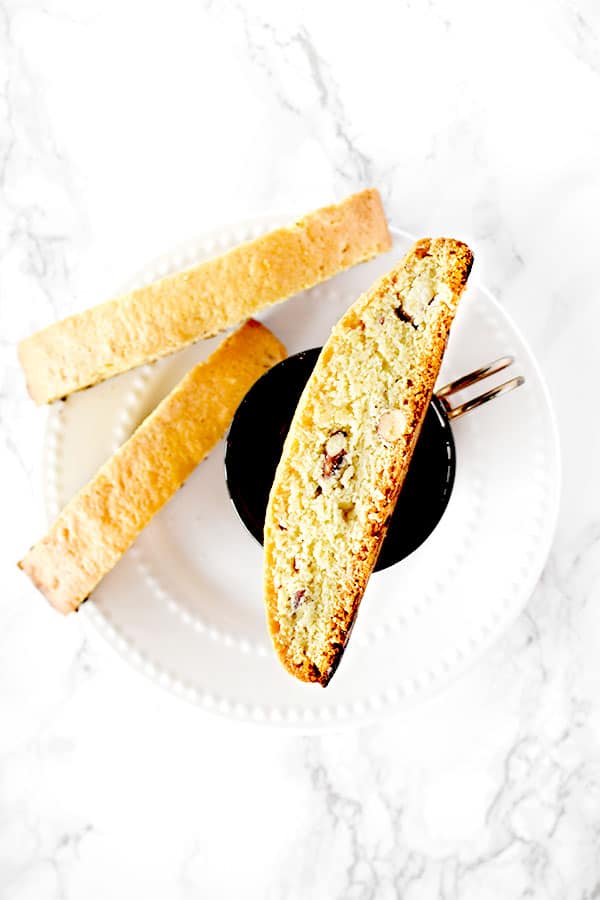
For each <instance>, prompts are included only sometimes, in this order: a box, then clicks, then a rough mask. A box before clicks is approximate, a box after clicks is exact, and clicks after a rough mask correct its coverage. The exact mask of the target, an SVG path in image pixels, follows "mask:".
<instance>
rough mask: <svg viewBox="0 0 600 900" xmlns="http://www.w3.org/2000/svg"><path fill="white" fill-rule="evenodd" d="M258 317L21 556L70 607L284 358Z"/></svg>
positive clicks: (56, 600) (185, 383) (46, 589)
mask: <svg viewBox="0 0 600 900" xmlns="http://www.w3.org/2000/svg"><path fill="white" fill-rule="evenodd" d="M285 355H286V353H285V348H284V347H283V346H282V344H280V343H279V341H278V340H277V338H276V337H274V335H273V334H271V332H270V331H269V330H268V329H266V328H265V327H264V326H263V325H260V324H259V323H258V322H254V321H252V320H251V321H249V322H247V323H246V324H245V325H243V326H242V327H241V328H240V329H239V330H238V331H236V332H235V333H234V334H232V335H231V336H230V337H228V338H227V339H226V340H225V341H223V343H222V344H221V345H220V346H219V347H218V348H217V349H216V350H215V352H214V353H213V354H212V356H210V357H209V358H208V359H207V360H206V362H203V363H200V364H199V365H197V366H195V368H193V369H192V370H191V372H189V373H188V374H187V375H186V376H185V378H183V380H182V381H181V382H180V383H179V384H178V385H177V386H176V387H175V388H174V389H173V390H172V391H171V393H170V394H168V396H167V397H165V399H164V400H163V401H162V402H161V403H160V404H159V405H158V406H157V407H156V409H155V410H154V411H153V412H152V413H151V414H150V415H149V416H148V418H146V419H145V420H144V421H143V422H142V424H141V425H140V426H139V428H137V429H136V431H135V432H134V433H133V435H132V436H131V437H130V438H129V440H128V441H126V443H125V444H123V446H122V447H120V448H119V449H118V450H117V451H116V453H115V454H114V455H113V456H112V457H111V458H110V459H109V460H108V462H106V463H105V464H104V465H103V466H102V468H101V469H100V470H99V471H98V473H97V474H96V475H95V476H94V478H92V480H91V481H90V482H89V483H88V484H87V485H86V486H85V487H84V488H82V490H81V491H79V493H78V494H76V496H75V497H74V498H73V499H72V500H71V501H70V503H69V504H68V505H67V506H66V507H65V508H64V509H63V511H62V512H61V514H60V515H59V516H58V518H57V519H56V521H55V522H54V524H53V525H52V526H51V528H50V530H49V532H48V534H47V535H46V537H44V538H43V539H42V540H41V541H40V542H39V543H38V544H36V545H35V546H34V547H32V549H31V550H30V551H29V553H28V554H27V556H26V557H25V559H23V560H22V562H20V563H19V566H20V567H21V569H23V571H24V572H26V573H27V575H29V577H30V578H31V580H32V581H33V583H34V584H35V585H36V587H38V588H39V589H40V591H42V593H43V594H45V595H46V597H47V598H48V600H49V601H50V603H51V604H52V605H53V606H54V607H56V609H58V610H59V611H60V612H62V613H68V612H71V611H73V610H76V609H77V608H78V606H79V605H80V604H81V603H82V602H83V600H85V599H86V598H87V597H88V596H89V594H90V592H91V591H92V590H93V589H94V588H95V587H96V585H97V584H98V582H99V581H100V579H101V578H102V577H103V576H104V575H106V573H107V572H109V571H110V569H112V567H113V566H114V565H115V563H116V562H117V561H118V559H119V558H120V557H121V556H122V555H123V553H124V552H125V551H126V550H127V548H128V547H129V546H130V545H131V544H132V543H133V541H134V540H135V538H136V537H137V536H138V534H139V533H140V531H142V529H143V528H144V527H145V526H146V525H147V524H148V522H149V521H150V519H151V518H152V516H154V514H155V513H157V512H158V510H159V509H160V508H161V507H162V506H163V505H164V504H165V503H166V502H167V500H169V499H170V497H172V496H173V494H174V493H175V491H176V490H177V488H179V487H181V485H182V484H183V482H184V481H185V479H186V478H187V477H188V475H189V474H190V473H191V472H192V471H193V469H194V468H195V467H196V466H197V465H198V463H199V462H201V460H203V459H204V457H205V456H206V455H207V454H208V453H209V451H210V450H211V449H212V448H213V447H214V445H215V444H216V443H217V441H218V440H219V439H220V438H221V437H222V436H223V434H224V433H225V431H226V429H227V427H228V425H229V423H230V421H231V419H232V417H233V414H234V412H235V410H236V409H237V407H238V405H239V404H240V402H241V400H242V399H243V397H244V396H245V394H246V393H247V391H248V390H249V389H250V388H251V386H252V385H253V384H254V382H255V381H257V379H258V378H260V376H261V375H262V374H263V373H264V372H266V370H267V369H269V368H270V367H271V366H273V365H275V363H277V362H279V361H280V360H282V359H283V358H284V357H285Z"/></svg>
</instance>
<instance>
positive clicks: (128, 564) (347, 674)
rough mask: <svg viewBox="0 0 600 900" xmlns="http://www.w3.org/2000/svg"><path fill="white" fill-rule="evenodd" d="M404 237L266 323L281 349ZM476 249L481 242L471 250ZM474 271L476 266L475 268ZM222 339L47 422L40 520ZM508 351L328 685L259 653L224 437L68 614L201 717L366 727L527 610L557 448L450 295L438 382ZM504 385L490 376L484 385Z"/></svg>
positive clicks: (500, 331)
mask: <svg viewBox="0 0 600 900" xmlns="http://www.w3.org/2000/svg"><path fill="white" fill-rule="evenodd" d="M284 221H288V220H287V219H282V218H280V217H277V218H275V217H269V218H264V219H260V220H255V221H252V222H250V223H245V224H242V225H238V226H234V227H228V228H222V229H220V230H219V231H217V232H215V233H214V234H211V235H208V236H206V237H204V238H201V239H200V240H196V241H193V242H192V243H190V244H188V245H187V246H185V247H183V248H182V249H180V250H179V251H177V252H174V253H171V254H169V255H168V256H165V257H164V258H162V259H160V260H158V261H157V262H155V263H153V264H151V265H149V266H147V267H146V268H145V269H144V270H143V272H141V273H140V275H139V276H138V277H137V278H135V279H134V280H133V281H132V282H131V284H129V285H126V286H125V287H126V288H130V287H135V286H138V285H140V284H143V283H144V282H150V281H153V280H154V279H156V278H157V277H160V276H162V275H165V274H166V273H167V272H171V271H175V270H178V269H181V268H184V267H187V266H189V265H191V264H193V263H194V262H197V261H199V260H201V259H204V258H206V257H208V256H211V255H213V254H215V253H218V252H221V251H223V250H225V249H227V248H228V247H230V246H232V245H233V244H235V243H238V242H240V241H242V240H247V239H249V238H252V237H255V236H256V235H258V234H259V233H261V232H263V231H265V230H267V228H270V227H273V226H274V225H277V224H281V223H282V222H284ZM411 243H412V238H411V237H410V236H409V235H407V234H405V233H403V232H400V231H394V247H393V249H392V250H391V251H390V252H389V253H388V254H386V255H385V256H380V257H378V258H377V259H376V260H374V261H372V262H370V263H368V264H366V265H362V266H358V267H356V268H354V269H352V270H351V271H349V272H346V273H344V274H343V275H340V276H337V277H336V278H335V279H333V280H332V281H330V282H328V283H326V284H325V285H322V286H320V287H317V288H314V289H313V290H311V291H308V292H306V293H305V294H304V295H301V296H300V297H297V298H295V299H293V300H291V301H289V302H288V303H285V304H282V305H280V306H278V307H275V308H274V309H271V310H270V311H268V312H267V313H265V314H264V316H262V317H261V318H262V319H263V320H264V321H265V323H266V324H268V326H269V327H270V328H271V329H272V330H273V331H274V332H275V333H276V334H277V336H278V337H279V338H281V340H282V341H283V342H284V343H285V344H286V346H287V348H288V352H289V353H295V352H297V351H299V350H303V349H305V348H307V347H314V346H318V345H320V344H322V343H323V342H324V340H325V339H326V338H327V336H328V334H329V331H330V328H331V327H332V325H333V324H334V323H335V322H336V321H337V319H338V318H339V317H340V315H341V314H342V313H343V312H344V311H345V310H346V308H347V307H348V306H349V304H350V303H352V301H354V300H355V299H356V297H357V296H358V294H359V293H360V292H361V291H363V290H365V289H366V288H367V287H368V286H369V285H370V284H371V282H372V281H373V280H374V279H375V278H376V277H377V276H378V275H380V274H381V273H383V272H385V271H387V270H388V269H389V268H390V267H391V266H392V264H394V263H395V262H396V261H397V260H398V259H399V258H400V257H401V256H402V255H403V254H404V253H405V251H406V250H407V249H408V247H409V246H410V244H411ZM475 250H476V248H475ZM475 277H476V270H475ZM218 342H219V339H213V340H210V341H205V342H201V343H200V344H198V345H196V346H194V347H191V348H189V349H187V350H184V351H182V352H181V353H179V354H176V355H175V356H173V357H169V358H168V359H165V360H162V361H161V362H159V363H156V364H154V365H152V366H146V367H144V368H142V369H138V370H136V371H134V372H130V373H127V374H125V375H122V376H119V377H117V378H114V379H112V380H111V381H108V382H106V383H104V384H101V385H98V386H97V387H94V388H92V389H91V390H88V391H84V392H82V393H80V394H75V395H73V396H72V397H70V398H69V399H68V400H67V401H66V402H64V403H57V404H54V406H53V407H52V408H51V410H50V417H49V424H48V434H47V444H46V480H47V487H48V490H47V500H48V503H47V506H48V514H49V516H50V518H54V516H56V514H57V513H58V511H59V509H60V508H61V507H62V506H64V504H65V503H66V502H67V501H68V500H69V498H70V497H71V496H72V495H73V493H74V492H75V491H76V490H77V489H78V488H79V487H80V486H81V485H82V484H84V483H85V482H86V481H87V480H88V479H89V477H90V476H91V475H92V474H93V473H94V472H95V470H96V469H97V468H98V466H99V465H100V464H101V463H102V462H103V461H104V460H105V459H106V458H107V457H108V456H109V454H110V453H111V452H112V451H113V450H114V449H115V448H116V447H117V446H118V445H119V444H121V443H122V442H123V441H124V440H125V439H126V438H127V437H128V436H129V435H130V434H131V433H132V431H133V430H134V429H135V427H136V426H137V425H138V424H139V422H141V420H142V419H143V418H144V416H145V415H147V413H148V412H149V411H150V410H151V409H153V407H154V406H155V405H156V403H157V402H158V401H159V400H160V399H161V398H162V397H163V396H164V395H165V394H166V393H167V392H168V391H169V390H170V388H171V387H172V386H173V385H174V384H175V383H176V382H177V381H178V380H179V379H180V378H181V377H182V375H183V374H184V373H185V372H186V371H187V370H188V369H189V368H190V367H191V366H192V365H193V364H194V363H195V362H197V361H198V360H200V359H203V358H204V357H206V356H207V355H208V354H209V353H210V352H211V351H212V350H213V349H214V347H215V346H216V345H217V344H218ZM505 354H509V355H510V354H512V355H513V356H514V357H515V358H516V360H517V363H516V365H515V366H514V367H513V370H514V371H513V370H509V372H510V375H512V374H523V375H524V376H525V378H526V384H525V386H524V387H521V388H519V389H518V390H516V391H515V392H513V393H511V394H508V395H506V396H504V397H502V398H500V399H498V400H496V401H494V402H493V403H491V404H488V405H486V406H485V407H483V408H481V409H480V410H478V411H476V412H474V413H472V414H470V415H468V416H466V417H465V418H462V419H460V420H457V421H456V423H455V424H454V426H453V430H454V436H455V441H456V447H457V461H458V462H457V473H456V482H455V486H454V491H453V494H452V497H451V500H450V504H449V506H448V509H447V511H446V513H445V515H444V518H443V519H442V521H441V523H440V525H439V526H438V528H437V529H436V531H435V532H434V533H433V535H432V536H431V537H430V538H429V540H428V541H427V542H426V543H425V544H424V545H423V546H422V547H421V548H420V549H419V550H417V551H416V552H415V553H414V554H413V555H412V556H411V557H409V558H408V559H407V560H405V561H404V562H403V563H400V564H398V565H396V566H393V567H391V568H390V569H387V570H385V571H383V572H380V573H377V574H375V575H374V576H373V578H372V579H371V581H370V583H369V587H368V590H367V592H366V594H365V597H364V600H363V602H362V605H361V609H360V614H359V616H358V620H357V623H356V627H355V629H354V632H353V636H352V640H351V641H350V644H349V646H348V649H347V651H346V653H345V654H344V659H343V661H342V664H341V665H340V668H339V670H338V672H337V674H336V675H335V678H334V679H333V681H332V682H331V684H330V685H329V687H328V688H327V689H326V690H323V689H322V688H321V687H319V686H317V685H306V684H301V683H300V682H297V681H295V680H294V679H293V678H292V677H291V676H289V675H288V674H287V673H286V672H285V671H284V670H283V669H282V668H281V667H280V665H279V663H278V662H277V660H276V658H275V655H274V653H273V651H272V650H271V647H270V644H269V638H268V634H267V631H266V625H265V618H264V613H263V605H262V597H261V581H262V576H261V563H262V559H261V549H260V547H259V546H258V545H257V544H256V543H255V541H254V540H253V538H252V537H251V536H250V535H249V534H248V533H247V532H246V531H245V529H244V527H243V525H242V524H241V523H240V521H239V520H238V518H237V515H236V513H235V511H234V509H233V507H232V504H231V502H230V500H229V496H228V493H227V487H226V484H225V478H224V469H223V454H224V443H223V442H221V443H220V444H219V445H218V446H217V447H216V448H215V450H214V451H213V452H212V454H211V455H210V457H209V458H208V459H207V460H206V461H205V462H203V463H202V464H201V465H200V466H199V467H198V469H197V470H196V472H195V473H194V475H193V476H192V477H191V478H189V480H188V481H187V482H186V484H185V485H184V487H183V488H182V489H181V490H179V491H178V492H177V495H176V496H175V497H173V499H172V500H171V502H170V503H169V504H168V505H167V507H165V508H164V509H163V510H162V511H161V512H160V513H159V515H157V516H156V518H155V519H154V520H153V521H152V523H151V524H150V525H149V526H148V528H147V529H146V530H145V531H144V533H143V534H142V535H141V536H140V538H139V539H138V540H137V541H136V543H135V545H134V546H133V547H132V548H131V550H130V551H129V552H128V553H127V554H126V555H125V557H124V558H123V559H122V560H121V561H120V562H119V564H118V565H117V566H116V567H115V569H114V570H113V571H112V572H111V573H110V574H109V575H108V576H107V577H106V578H105V579H104V581H103V582H102V583H101V584H100V586H99V587H98V589H97V590H96V591H95V592H94V594H93V597H92V600H91V601H90V602H88V603H86V604H85V605H84V606H83V607H82V609H81V612H80V613H79V615H80V616H82V617H84V618H86V619H87V620H89V621H91V622H92V623H93V624H94V625H95V626H96V627H97V628H98V630H99V631H100V632H101V633H102V634H103V635H104V636H105V637H106V638H107V639H108V641H109V642H110V643H111V644H112V645H113V646H114V647H115V648H116V649H117V650H118V651H119V652H120V653H121V654H122V655H123V656H125V658H126V659H127V660H128V661H129V662H130V663H131V664H132V665H134V666H136V667H137V668H138V669H141V670H142V671H143V672H145V673H146V674H147V675H149V676H150V677H151V678H152V679H153V680H155V681H156V682H158V683H159V684H161V685H163V686H165V687H167V688H170V689H171V690H172V691H174V692H175V693H177V694H179V695H181V696H183V697H186V698H187V699H189V700H191V701H192V702H193V703H195V704H197V705H198V706H200V707H202V708H204V709H205V710H209V711H211V712H216V713H220V714H222V715H225V716H229V717H232V718H234V719H237V720H243V721H249V722H256V723H259V722H262V723H270V724H277V725H281V726H287V727H294V728H296V729H298V728H300V729H302V730H306V731H314V730H318V729H322V728H330V727H335V726H339V725H342V724H344V723H352V724H361V723H365V722H369V721H373V720H375V719H378V718H380V717H382V716H385V715H387V714H389V713H390V712H392V711H395V710H398V709H399V708H401V707H402V706H403V705H405V704H407V703H409V702H414V701H415V700H416V699H417V698H420V697H423V696H424V695H426V694H428V693H430V692H432V691H433V690H434V689H436V688H439V687H440V686H442V685H444V684H445V683H447V682H448V681H449V680H450V679H451V678H454V677H455V676H456V675H457V674H458V673H459V672H461V671H462V670H463V669H465V668H466V667H467V666H468V665H469V664H470V663H472V662H473V660H474V659H475V658H476V657H477V656H478V655H480V654H481V653H482V652H483V651H484V650H485V649H486V648H487V647H488V646H489V645H490V644H491V643H492V642H493V641H494V640H495V639H496V638H497V637H498V636H499V635H500V633H501V632H502V631H503V630H504V629H505V628H506V627H507V626H508V625H509V624H510V623H511V622H512V621H513V619H514V618H515V617H516V616H517V614H518V613H519V612H520V611H521V610H522V608H523V607H524V605H525V603H526V602H527V599H528V598H529V596H530V594H531V592H532V590H533V587H534V585H535V583H536V581H537V580H538V578H539V576H540V573H541V570H542V567H543V565H544V562H545V560H546V557H547V554H548V551H549V548H550V544H551V540H552V536H553V533H554V528H555V523H556V516H557V510H558V500H559V480H560V466H559V450H558V441H557V433H556V427H555V423H554V418H553V414H552V411H551V407H550V403H549V399H548V394H547V391H546V389H545V387H544V384H543V381H542V378H541V376H540V373H539V370H538V368H537V365H536V363H535V360H534V359H533V356H532V354H531V351H530V350H529V348H528V347H527V345H526V343H525V341H524V340H523V338H522V337H521V336H520V334H519V333H518V331H517V329H516V328H515V326H514V324H513V323H512V322H511V320H510V319H509V318H508V316H507V315H506V313H505V312H504V311H503V310H502V309H501V307H500V306H499V305H498V304H497V303H496V302H495V301H494V299H493V298H492V297H491V296H490V294H489V292H488V291H486V290H485V289H484V288H482V287H481V286H479V285H477V282H476V281H473V280H472V281H471V283H470V286H469V288H468V290H467V292H466V294H465V297H464V299H463V300H462V301H461V306H460V309H459V313H458V316H457V319H456V322H455V324H454V326H453V331H452V335H451V339H450V343H449V346H448V350H447V353H446V356H445V359H444V365H443V369H442V373H441V377H440V382H439V383H440V385H441V384H443V383H445V382H447V381H449V380H451V379H454V378H456V377H458V376H459V375H462V374H464V373H466V372H468V371H470V370H472V369H475V368H477V367H478V366H480V365H482V364H484V363H487V362H489V361H491V360H492V359H495V358H496V357H499V356H503V355H505ZM506 377H509V374H508V373H507V372H504V373H501V374H500V375H499V376H496V378H495V379H494V380H492V382H491V384H494V383H499V382H500V381H501V380H503V378H506Z"/></svg>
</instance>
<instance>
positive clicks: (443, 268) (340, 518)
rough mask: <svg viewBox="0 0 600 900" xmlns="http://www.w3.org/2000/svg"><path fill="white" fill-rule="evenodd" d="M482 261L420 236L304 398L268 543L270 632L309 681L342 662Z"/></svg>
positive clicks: (335, 341)
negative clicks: (462, 303) (457, 317)
mask: <svg viewBox="0 0 600 900" xmlns="http://www.w3.org/2000/svg"><path fill="white" fill-rule="evenodd" d="M471 265H472V254H471V251H470V250H469V248H468V247H467V246H466V245H465V244H462V243H460V242H459V241H455V240H450V239H444V238H439V239H436V240H429V239H426V240H422V241H419V242H418V243H417V244H416V245H415V246H414V247H413V249H412V250H411V251H410V253H408V254H407V256H406V257H405V258H404V260H402V262H401V263H400V264H399V265H398V266H397V267H396V268H394V269H393V270H392V271H391V272H389V273H388V274H387V275H386V276H384V277H383V278H382V279H380V280H379V281H378V282H377V283H376V284H375V285H374V286H373V287H372V288H371V290H370V291H368V292H367V293H366V294H364V295H363V296H362V297H360V298H359V299H358V300H357V301H356V303H355V304H354V305H353V306H352V307H351V308H350V309H349V310H348V312H347V313H346V314H345V315H344V316H343V318H342V319H341V320H340V322H339V323H338V324H337V325H336V327H335V328H334V330H333V332H332V334H331V337H330V339H329V340H328V342H327V343H326V345H325V347H324V348H323V351H322V353H321V355H320V357H319V360H318V362H317V365H316V367H315V369H314V372H313V374H312V376H311V378H310V380H309V382H308V384H307V386H306V388H305V391H304V393H303V395H302V397H301V399H300V402H299V404H298V408H297V410H296V413H295V416H294V419H293V421H292V424H291V427H290V431H289V433H288V436H287V439H286V442H285V446H284V449H283V453H282V457H281V461H280V463H279V466H278V469H277V472H276V476H275V480H274V484H273V488H272V490H271V495H270V499H269V505H268V509H267V515H266V522H265V541H264V547H265V553H264V578H265V602H266V610H267V620H268V624H269V629H270V632H271V636H272V639H273V643H274V646H275V649H276V651H277V654H278V656H279V658H280V660H281V662H282V663H283V665H284V666H285V667H286V669H288V671H289V672H291V673H292V674H293V675H295V676H296V677H297V678H299V679H300V680H303V681H316V682H319V683H321V684H322V685H326V684H327V683H328V682H329V680H330V678H331V677H332V675H333V673H334V672H335V669H336V667H337V665H338V663H339V660H340V658H341V655H342V653H343V650H344V648H345V646H346V643H347V641H348V637H349V634H350V630H351V628H352V625H353V623H354V620H355V616H356V613H357V611H358V606H359V603H360V601H361V599H362V596H363V594H364V591H365V588H366V585H367V581H368V579H369V576H370V574H371V572H372V570H373V567H374V565H375V562H376V561H377V556H378V554H379V550H380V547H381V543H382V541H383V538H384V536H385V533H386V530H387V525H388V522H389V518H390V516H391V514H392V512H393V509H394V506H395V503H396V500H397V497H398V494H399V492H400V488H401V486H402V482H403V480H404V477H405V475H406V472H407V470H408V465H409V462H410V458H411V455H412V451H413V449H414V446H415V444H416V441H417V438H418V435H419V431H420V428H421V424H422V422H423V419H424V417H425V413H426V411H427V407H428V405H429V401H430V399H431V394H432V391H433V387H434V384H435V381H436V378H437V375H438V372H439V368H440V363H441V359H442V355H443V352H444V349H445V346H446V341H447V338H448V333H449V329H450V325H451V323H452V320H453V318H454V314H455V311H456V306H457V303H458V300H459V297H460V295H461V292H462V290H463V288H464V286H465V283H466V280H467V278H468V275H469V272H470V269H471ZM407 527H410V523H407Z"/></svg>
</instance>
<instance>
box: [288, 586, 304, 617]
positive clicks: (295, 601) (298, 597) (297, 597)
mask: <svg viewBox="0 0 600 900" xmlns="http://www.w3.org/2000/svg"><path fill="white" fill-rule="evenodd" d="M305 597H306V588H302V589H301V590H299V591H296V593H295V594H294V596H293V597H292V598H291V606H292V612H296V610H297V609H298V607H299V606H300V604H301V603H302V601H303V600H304V598H305Z"/></svg>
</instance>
